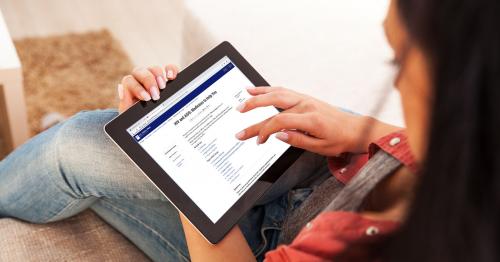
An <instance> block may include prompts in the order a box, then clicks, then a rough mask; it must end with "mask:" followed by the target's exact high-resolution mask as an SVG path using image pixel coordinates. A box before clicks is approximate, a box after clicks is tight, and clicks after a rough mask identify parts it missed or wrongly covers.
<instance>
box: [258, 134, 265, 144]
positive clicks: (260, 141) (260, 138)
mask: <svg viewBox="0 0 500 262" xmlns="http://www.w3.org/2000/svg"><path fill="white" fill-rule="evenodd" d="M262 140H264V138H263V137H262V136H257V145H260V144H262Z"/></svg>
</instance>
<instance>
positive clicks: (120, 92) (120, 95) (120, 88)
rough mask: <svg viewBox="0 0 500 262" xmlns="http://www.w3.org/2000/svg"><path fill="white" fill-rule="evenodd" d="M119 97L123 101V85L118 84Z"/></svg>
mask: <svg viewBox="0 0 500 262" xmlns="http://www.w3.org/2000/svg"><path fill="white" fill-rule="evenodd" d="M118 97H119V98H120V100H122V99H123V85H122V84H118Z"/></svg>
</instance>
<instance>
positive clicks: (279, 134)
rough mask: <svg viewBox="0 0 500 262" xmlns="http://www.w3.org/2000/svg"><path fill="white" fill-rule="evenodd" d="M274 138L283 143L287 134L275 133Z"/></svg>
mask: <svg viewBox="0 0 500 262" xmlns="http://www.w3.org/2000/svg"><path fill="white" fill-rule="evenodd" d="M275 136H276V138H277V139H279V140H281V141H283V142H286V141H288V134H287V133H285V132H278V133H276V135H275Z"/></svg>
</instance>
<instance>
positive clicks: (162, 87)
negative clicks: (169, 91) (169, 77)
mask: <svg viewBox="0 0 500 262" xmlns="http://www.w3.org/2000/svg"><path fill="white" fill-rule="evenodd" d="M156 81H157V82H158V86H160V88H161V89H165V86H166V83H165V79H163V76H158V77H157V78H156Z"/></svg>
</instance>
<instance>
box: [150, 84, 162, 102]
mask: <svg viewBox="0 0 500 262" xmlns="http://www.w3.org/2000/svg"><path fill="white" fill-rule="evenodd" d="M149 91H150V92H151V96H152V97H153V100H158V99H160V92H159V91H158V87H157V86H152V87H151V88H150V89H149Z"/></svg>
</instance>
